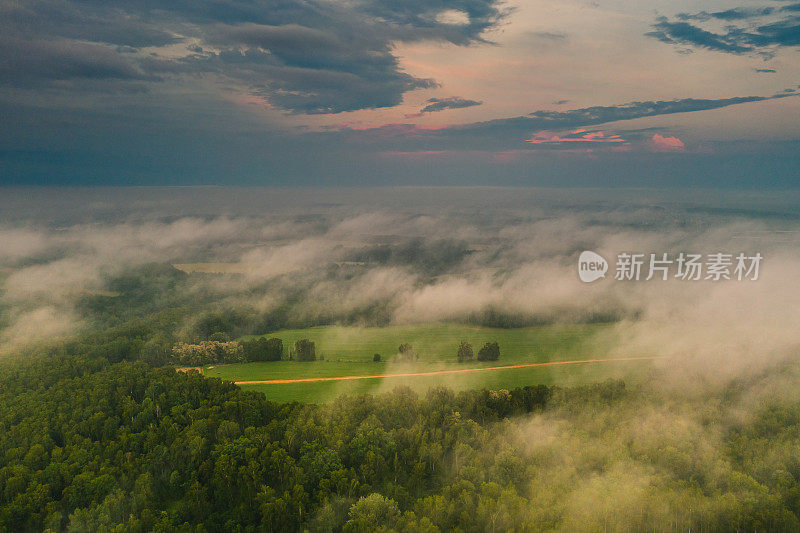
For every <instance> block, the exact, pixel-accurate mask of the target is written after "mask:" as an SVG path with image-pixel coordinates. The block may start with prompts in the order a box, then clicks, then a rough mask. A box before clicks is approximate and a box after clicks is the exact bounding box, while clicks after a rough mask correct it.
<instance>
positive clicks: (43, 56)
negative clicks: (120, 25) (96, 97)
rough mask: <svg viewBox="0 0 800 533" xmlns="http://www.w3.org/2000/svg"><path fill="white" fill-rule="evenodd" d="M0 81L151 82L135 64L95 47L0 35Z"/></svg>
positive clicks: (18, 82) (21, 82)
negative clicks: (100, 80) (81, 80)
mask: <svg viewBox="0 0 800 533" xmlns="http://www.w3.org/2000/svg"><path fill="white" fill-rule="evenodd" d="M0 57H3V58H4V60H3V61H0V80H4V81H5V83H6V84H11V85H16V86H28V85H31V84H34V85H35V84H37V83H39V82H41V81H42V80H59V81H61V80H71V79H76V78H78V79H81V78H82V79H95V80H97V79H111V80H140V81H141V80H155V79H156V78H155V77H154V76H153V75H152V74H147V73H145V72H144V71H143V70H142V69H140V68H138V67H137V65H136V63H135V62H132V61H128V60H126V59H125V58H124V57H123V56H122V55H120V54H118V53H117V52H115V51H114V50H112V49H110V48H108V47H106V46H101V45H97V44H85V43H79V42H75V41H66V40H53V41H45V40H38V41H30V40H24V39H19V38H14V37H6V36H0Z"/></svg>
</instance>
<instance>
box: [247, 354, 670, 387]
mask: <svg viewBox="0 0 800 533" xmlns="http://www.w3.org/2000/svg"><path fill="white" fill-rule="evenodd" d="M661 358H662V357H659V356H651V357H612V358H609V359H582V360H578V361H549V362H546V363H523V364H519V365H506V366H487V367H483V368H459V369H457V370H434V371H431V372H406V373H398V374H371V375H367V376H337V377H325V378H298V379H266V380H257V381H235V382H234V383H236V384H237V385H274V384H278V383H303V382H306V381H347V380H352V379H379V378H401V377H412V376H437V375H441V374H462V373H465V372H489V371H491V370H506V369H511V368H528V367H534V366H556V365H577V364H585V363H612V362H615V361H646V360H653V359H661Z"/></svg>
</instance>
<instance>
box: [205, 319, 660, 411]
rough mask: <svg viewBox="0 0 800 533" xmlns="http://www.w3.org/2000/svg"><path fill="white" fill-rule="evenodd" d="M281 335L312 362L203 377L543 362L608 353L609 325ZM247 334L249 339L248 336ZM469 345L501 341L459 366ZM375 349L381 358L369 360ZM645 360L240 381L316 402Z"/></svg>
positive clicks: (544, 378)
mask: <svg viewBox="0 0 800 533" xmlns="http://www.w3.org/2000/svg"><path fill="white" fill-rule="evenodd" d="M267 336H268V337H278V338H280V339H281V340H283V344H284V349H285V350H288V349H289V347H290V346H291V345H293V344H294V342H295V341H297V340H299V339H310V340H312V341H314V342H315V343H316V349H317V357H320V356H321V357H323V358H324V360H321V361H315V362H296V361H279V362H269V363H266V362H265V363H246V364H239V365H212V366H210V367H205V368H204V369H203V372H204V374H205V375H206V376H210V377H219V378H222V379H225V380H230V381H257V380H273V379H302V378H325V377H342V376H365V375H379V374H398V373H409V372H432V371H439V370H457V369H464V368H481V367H494V366H505V365H514V364H525V363H538V362H547V361H569V360H580V359H602V358H605V357H608V353H609V347H610V346H611V345H612V342H613V334H612V327H611V326H608V325H559V326H537V327H529V328H519V329H494V328H482V327H476V326H466V325H459V324H428V325H414V326H390V327H383V328H358V327H335V326H334V327H317V328H306V329H298V330H285V331H278V332H275V333H272V334H269V335H267ZM249 338H253V337H247V339H249ZM462 340H463V341H466V342H469V343H471V344H472V346H473V348H474V350H475V353H476V354H477V351H478V349H480V347H481V346H483V344H484V343H485V342H487V341H497V342H498V343H499V345H500V353H501V355H500V360H499V361H491V362H478V361H473V362H470V363H458V362H457V360H456V351H457V349H458V345H459V342H461V341H462ZM403 342H408V343H411V345H412V346H413V348H414V351H415V353H416V354H417V356H418V359H417V361H416V362H415V363H400V362H395V361H393V357H394V356H395V354H396V352H397V347H398V346H399V345H400V344H401V343H403ZM375 353H379V354H380V355H381V359H382V361H381V362H379V363H375V362H372V358H373V354H375ZM649 364H650V363H649V362H648V361H635V362H634V361H631V362H620V363H613V362H609V363H599V364H580V365H565V366H553V367H532V368H514V369H507V370H492V371H485V372H474V373H461V374H443V375H435V376H404V377H384V378H374V379H358V380H346V381H320V382H301V383H279V384H252V385H242V387H243V388H246V389H250V390H258V391H261V392H263V393H265V394H266V395H267V397H268V398H270V399H273V400H276V401H292V400H298V401H306V402H317V401H326V400H329V399H332V398H334V397H336V396H338V395H339V394H343V393H361V392H380V391H383V390H390V389H392V388H394V387H396V386H398V385H403V386H410V387H412V388H413V389H415V390H418V391H420V392H424V390H426V389H427V388H429V387H431V386H436V385H447V386H450V387H452V388H454V389H464V388H475V387H486V388H491V389H498V388H514V387H519V386H524V385H534V384H540V383H543V384H552V383H559V384H564V385H568V384H571V383H577V382H586V381H593V380H599V379H605V378H607V377H629V376H632V375H635V374H637V373H641V372H642V370H643V369H644V368H647V367H648V366H649Z"/></svg>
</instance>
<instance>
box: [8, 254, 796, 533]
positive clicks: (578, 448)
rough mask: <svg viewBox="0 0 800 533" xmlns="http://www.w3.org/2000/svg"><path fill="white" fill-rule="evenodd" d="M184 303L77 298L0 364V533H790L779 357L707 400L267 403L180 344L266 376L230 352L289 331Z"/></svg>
mask: <svg viewBox="0 0 800 533" xmlns="http://www.w3.org/2000/svg"><path fill="white" fill-rule="evenodd" d="M193 283H196V279H195V278H193V277H192V276H186V275H184V274H182V273H179V272H177V271H175V270H174V269H171V268H169V267H163V266H159V265H149V266H146V267H143V268H140V269H138V270H134V271H130V272H126V273H125V274H124V275H121V276H119V277H116V278H112V279H110V280H109V282H108V287H109V289H110V290H113V291H114V292H113V295H108V294H94V295H92V294H89V295H86V296H84V298H83V300H82V302H81V303H80V306H81V309H82V310H83V311H82V312H83V313H84V315H85V317H86V319H87V321H88V323H89V324H90V327H88V328H86V329H84V330H82V331H79V332H76V333H75V334H73V335H68V336H66V337H64V338H61V339H58V340H51V341H49V342H47V343H41V344H39V345H32V346H29V347H27V348H25V349H24V350H21V351H19V353H17V354H16V355H14V356H8V357H6V358H4V359H3V360H2V361H0V530H1V531H52V532H56V531H137V532H138V531H142V532H144V531H194V532H199V531H208V532H217V531H219V532H229V531H234V532H246V531H312V532H313V531H320V532H325V531H330V532H339V531H347V532H355V531H364V532H366V531H386V532H389V531H396V532H412V531H429V532H434V531H442V532H445V531H454V532H458V531H463V532H486V531H489V532H495V531H496V532H499V531H578V530H580V531H709V532H712V531H797V530H798V528H800V520H799V519H798V517H800V483H798V480H800V453H798V450H800V401H798V399H797V397H796V396H797V394H792V393H791V392H790V391H796V390H800V389H798V387H797V384H798V383H800V371H799V369H800V366H798V361H797V359H796V358H788V359H784V360H780V361H777V362H775V363H774V364H771V365H767V366H765V367H764V369H763V370H761V371H760V372H756V373H751V374H748V376H747V377H741V378H738V379H735V380H732V381H727V382H722V383H719V384H715V385H714V384H709V383H703V382H701V381H693V380H686V381H681V382H680V383H679V384H678V385H673V386H671V387H670V386H667V385H665V384H664V379H663V378H664V376H663V375H661V374H660V373H659V372H662V371H659V370H657V369H651V370H650V373H649V374H646V375H644V376H642V377H640V378H639V379H636V380H632V381H630V380H622V379H609V380H604V381H603V380H600V381H597V380H595V381H594V382H589V383H584V384H579V385H563V384H553V383H549V384H537V383H535V382H533V383H530V384H529V385H527V386H522V387H517V388H509V389H503V388H497V389H488V388H482V387H473V388H471V389H467V390H457V391H454V390H451V389H449V388H447V387H443V386H435V387H432V388H430V389H428V390H426V391H424V392H419V391H415V390H412V389H410V388H408V387H397V388H395V389H393V390H391V391H388V392H381V393H378V394H345V395H340V396H338V397H336V399H334V400H332V401H328V402H325V403H298V402H291V403H278V402H273V401H270V400H268V399H267V398H266V397H265V395H264V394H263V393H261V392H254V391H247V390H243V389H241V388H239V387H237V386H236V385H234V384H233V383H231V382H226V381H223V380H220V379H217V378H209V377H204V376H202V375H200V374H199V373H195V372H190V373H185V372H176V371H175V363H176V362H180V361H176V360H175V353H176V352H175V351H174V350H175V349H176V347H177V350H178V352H179V353H183V352H181V350H184V351H185V350H186V346H185V343H192V344H191V345H192V346H200V347H203V346H206V347H216V348H219V349H221V350H223V352H220V353H221V354H222V356H227V355H225V354H228V355H231V354H232V355H233V356H235V357H236V358H239V357H245V355H244V354H245V350H247V353H248V354H249V355H247V357H248V358H255V359H263V360H269V359H275V358H277V354H278V353H279V349H280V348H281V347H280V346H279V345H278V342H277V341H269V340H268V338H269V335H268V334H267V340H257V341H245V342H244V343H243V346H244V347H242V345H239V344H238V343H235V342H233V341H232V340H231V339H236V338H250V337H247V336H248V335H253V334H256V333H259V332H264V331H266V332H269V331H276V330H277V329H278V328H280V327H285V326H287V325H290V324H287V322H288V321H290V319H288V318H281V315H280V310H278V312H277V314H275V313H272V314H259V313H258V312H257V311H254V310H253V309H249V308H247V307H246V306H242V307H238V308H235V307H224V306H219V305H217V304H215V298H216V296H217V295H216V294H215V293H214V292H213V291H209V292H207V293H202V292H199V291H194V292H192V284H193ZM189 293H191V294H192V296H191V298H189V297H187V296H186V294H189ZM287 316H288V315H287ZM336 320H337V321H339V322H343V323H347V318H346V317H344V316H339V317H336ZM324 323H325V321H324V320H322V319H320V320H317V321H316V322H315V321H306V322H305V324H304V325H305V326H313V325H317V324H324ZM261 338H262V339H263V338H264V337H261ZM182 343H184V344H182ZM311 344H312V345H313V343H311ZM478 346H480V345H478ZM310 347H311V346H309V347H308V348H310ZM216 348H215V349H216ZM476 348H477V347H476ZM500 349H501V350H502V346H501V347H500ZM192 350H195V348H192V349H190V350H189V351H188V352H186V353H187V354H190V355H191V354H192V353H195V352H193V351H192ZM225 350H227V351H225ZM481 350H483V355H481ZM475 351H477V352H478V353H477V354H476V353H474V352H475ZM496 353H497V345H496V344H494V345H493V344H490V343H487V344H486V346H484V348H480V349H477V350H473V354H472V356H473V357H475V358H476V359H478V358H482V357H483V358H488V359H492V358H493V357H495V354H496ZM253 354H255V355H253ZM459 354H460V357H461V359H468V358H469V357H470V354H469V350H468V349H467V346H458V345H454V346H453V347H452V354H451V355H450V357H451V358H452V360H453V364H454V365H456V366H458V365H459V363H458V362H457V361H458V357H459ZM365 357H368V355H367V356H365ZM264 364H267V365H275V364H279V363H275V362H270V363H264ZM299 364H306V365H315V364H318V363H299ZM366 364H368V365H380V364H383V363H377V362H376V363H373V362H371V360H370V362H368V363H366ZM775 390H781V391H783V393H782V394H772V391H775Z"/></svg>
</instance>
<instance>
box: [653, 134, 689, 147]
mask: <svg viewBox="0 0 800 533" xmlns="http://www.w3.org/2000/svg"><path fill="white" fill-rule="evenodd" d="M650 146H652V148H653V149H654V150H655V151H656V152H682V151H684V150H685V149H686V145H685V144H683V141H681V140H680V139H678V138H677V137H663V136H661V135H659V134H658V133H656V134H655V135H653V138H652V139H650Z"/></svg>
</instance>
